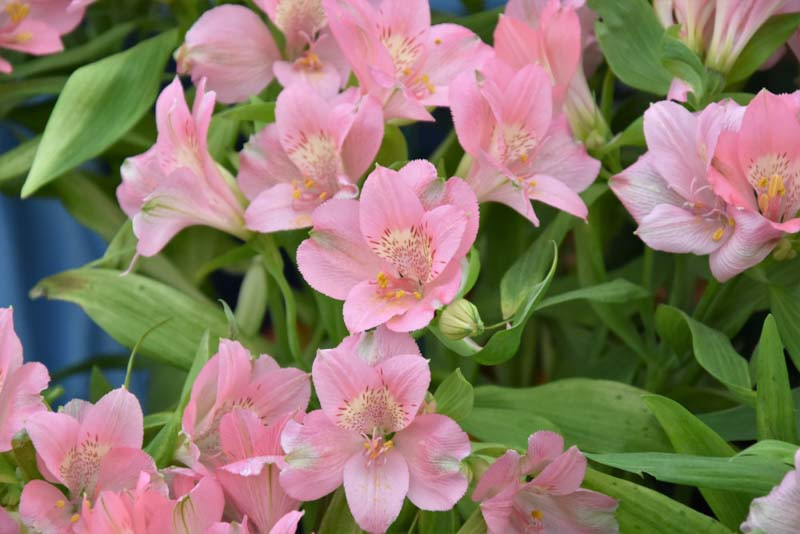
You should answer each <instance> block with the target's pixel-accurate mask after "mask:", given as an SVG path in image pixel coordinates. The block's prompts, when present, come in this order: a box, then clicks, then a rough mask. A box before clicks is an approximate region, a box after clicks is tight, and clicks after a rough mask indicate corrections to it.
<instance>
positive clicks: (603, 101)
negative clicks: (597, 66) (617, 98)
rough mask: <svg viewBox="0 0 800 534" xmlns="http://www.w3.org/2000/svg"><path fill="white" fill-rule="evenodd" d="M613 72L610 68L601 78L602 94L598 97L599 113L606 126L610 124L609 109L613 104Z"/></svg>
mask: <svg viewBox="0 0 800 534" xmlns="http://www.w3.org/2000/svg"><path fill="white" fill-rule="evenodd" d="M614 80H615V77H614V71H612V70H611V69H610V68H607V69H606V73H605V75H604V76H603V93H602V94H601V95H600V113H602V114H603V118H604V119H605V121H606V124H611V107H612V105H613V104H614Z"/></svg>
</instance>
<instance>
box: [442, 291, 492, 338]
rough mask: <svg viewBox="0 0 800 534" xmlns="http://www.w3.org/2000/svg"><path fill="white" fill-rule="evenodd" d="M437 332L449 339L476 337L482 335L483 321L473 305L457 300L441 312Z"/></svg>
mask: <svg viewBox="0 0 800 534" xmlns="http://www.w3.org/2000/svg"><path fill="white" fill-rule="evenodd" d="M439 330H441V331H442V334H444V335H445V336H446V337H448V338H450V339H462V338H465V337H472V336H477V335H480V334H482V333H483V321H482V320H481V315H480V313H478V308H476V307H475V305H474V304H473V303H471V302H470V301H468V300H466V299H458V300H457V301H455V302H453V303H452V304H450V305H449V306H447V307H446V308H445V309H444V310H443V311H442V315H441V316H440V317H439Z"/></svg>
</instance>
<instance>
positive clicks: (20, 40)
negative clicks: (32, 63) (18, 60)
mask: <svg viewBox="0 0 800 534" xmlns="http://www.w3.org/2000/svg"><path fill="white" fill-rule="evenodd" d="M31 39H33V34H32V33H30V32H22V33H18V34H17V35H15V36H14V41H15V42H16V43H17V44H25V43H27V42H28V41H30V40H31Z"/></svg>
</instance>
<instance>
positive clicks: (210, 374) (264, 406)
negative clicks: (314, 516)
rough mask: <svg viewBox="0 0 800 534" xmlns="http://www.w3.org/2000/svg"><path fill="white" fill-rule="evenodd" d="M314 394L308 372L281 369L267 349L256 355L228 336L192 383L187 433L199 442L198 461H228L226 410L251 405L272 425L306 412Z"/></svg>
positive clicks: (186, 413) (212, 463)
mask: <svg viewBox="0 0 800 534" xmlns="http://www.w3.org/2000/svg"><path fill="white" fill-rule="evenodd" d="M310 397H311V385H310V383H309V380H308V375H307V374H306V373H304V372H302V371H300V370H299V369H294V368H287V369H281V368H280V366H278V364H277V362H275V360H273V359H272V358H271V357H270V356H267V355H266V354H262V355H261V356H260V357H258V358H256V359H255V360H251V358H250V353H249V352H248V351H247V349H245V348H244V347H243V346H242V345H241V344H240V343H239V342H237V341H231V340H227V339H223V340H221V341H220V344H219V352H218V353H217V354H215V355H214V356H213V357H212V358H211V359H210V360H208V362H207V363H206V364H205V366H203V369H201V370H200V373H199V374H198V375H197V379H196V380H195V382H194V385H193V386H192V393H191V396H190V398H189V403H188V404H187V405H186V410H185V411H184V412H183V422H182V426H183V432H184V433H185V434H186V436H187V437H188V438H189V439H190V440H191V441H192V444H193V445H194V446H195V447H196V451H195V454H196V455H197V456H199V461H200V462H202V464H204V465H205V466H207V467H218V466H221V465H223V464H225V463H227V462H228V461H229V459H228V458H227V456H226V455H225V450H224V447H223V443H222V441H221V435H220V423H221V420H222V418H223V416H224V415H225V414H227V413H230V412H231V411H233V410H235V409H243V410H249V411H252V412H253V413H254V414H255V415H256V416H257V417H258V418H259V419H260V420H261V422H262V423H264V424H266V425H271V424H274V423H276V422H278V421H281V420H282V419H283V418H284V416H286V415H287V414H293V413H295V412H298V411H301V412H302V411H304V410H305V409H306V406H307V405H308V401H309V398H310ZM196 461H197V458H195V459H194V463H196ZM189 465H190V467H195V466H194V465H191V463H190V464H189Z"/></svg>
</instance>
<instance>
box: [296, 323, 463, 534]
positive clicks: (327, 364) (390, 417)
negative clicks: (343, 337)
mask: <svg viewBox="0 0 800 534" xmlns="http://www.w3.org/2000/svg"><path fill="white" fill-rule="evenodd" d="M385 334H386V333H385ZM373 335H374V336H375V337H374V338H372V339H370V337H369V336H373ZM377 336H378V334H360V335H359V337H358V338H356V339H355V341H353V340H352V339H351V340H349V341H346V342H345V343H343V344H342V345H340V346H339V347H337V348H335V349H331V350H323V351H319V353H318V354H317V358H316V359H315V360H314V367H313V370H312V377H313V380H314V387H315V388H316V391H317V396H318V397H319V401H320V405H321V407H322V409H321V410H316V411H313V412H311V413H309V414H307V415H306V416H305V419H304V420H303V423H302V424H298V423H296V422H294V421H289V422H288V423H287V425H286V429H285V430H284V432H283V435H282V437H281V442H282V444H283V448H284V450H286V452H287V455H286V457H285V460H286V463H287V468H286V469H284V470H283V471H282V472H281V475H280V479H281V485H282V486H283V487H284V488H285V489H286V491H287V492H288V493H289V494H290V495H293V496H294V497H296V498H298V499H302V500H306V501H308V500H315V499H319V498H320V497H322V496H324V495H326V494H328V493H330V492H332V491H334V490H335V489H336V488H338V487H339V486H341V485H342V484H344V490H345V495H346V497H347V503H348V505H349V507H350V511H351V512H352V513H353V517H354V518H355V520H356V521H357V522H358V524H359V526H360V527H361V528H363V529H364V530H367V531H368V532H384V531H385V530H386V529H387V528H388V527H389V525H391V523H392V522H393V521H394V520H395V519H396V518H397V515H398V514H399V513H400V508H401V507H402V505H403V500H404V499H405V497H408V498H409V500H410V501H411V502H412V503H413V504H414V505H415V506H417V507H418V508H420V509H422V510H449V509H450V508H452V507H453V506H454V505H455V503H456V502H457V501H458V500H459V499H460V498H461V497H462V496H463V495H464V493H465V491H466V489H467V478H466V476H465V475H464V474H463V473H462V472H461V469H460V463H461V460H463V459H464V458H465V457H466V456H468V455H469V453H470V445H469V439H468V437H467V435H466V434H465V433H464V432H462V431H461V429H460V428H459V427H458V425H457V424H456V423H455V422H454V421H453V420H451V419H450V418H448V417H445V416H443V415H438V414H422V415H420V414H418V411H419V409H420V406H421V405H422V403H423V401H424V398H425V394H426V391H427V388H428V385H429V383H430V371H429V369H428V363H427V361H426V360H425V359H424V358H422V357H421V356H419V355H418V354H417V352H416V351H414V353H402V352H400V353H397V352H394V351H396V350H399V351H404V350H407V349H406V348H405V347H406V346H408V347H409V348H411V346H410V345H411V344H413V341H411V340H410V339H406V340H405V341H403V340H400V339H398V340H397V341H395V342H391V343H387V338H386V337H384V338H383V340H382V341H381V340H380V339H379V338H378V337H377ZM395 336H396V334H395ZM354 345H355V346H354Z"/></svg>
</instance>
